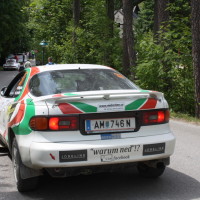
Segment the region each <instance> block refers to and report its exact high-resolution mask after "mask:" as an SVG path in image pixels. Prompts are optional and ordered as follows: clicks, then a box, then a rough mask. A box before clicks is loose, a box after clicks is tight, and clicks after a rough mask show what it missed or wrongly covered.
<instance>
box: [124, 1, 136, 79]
mask: <svg viewBox="0 0 200 200" xmlns="http://www.w3.org/2000/svg"><path fill="white" fill-rule="evenodd" d="M122 2H123V14H124V24H123V41H124V42H123V45H124V47H123V49H124V53H123V64H127V65H125V66H123V67H124V68H125V69H124V72H126V73H125V75H127V76H130V75H131V76H132V78H133V79H134V74H133V70H132V69H134V67H135V66H136V52H135V49H134V35H133V6H134V2H133V1H132V0H122ZM126 53H128V58H129V62H128V61H127V56H126Z"/></svg>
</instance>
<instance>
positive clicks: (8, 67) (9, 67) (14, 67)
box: [3, 66, 19, 69]
mask: <svg viewBox="0 0 200 200" xmlns="http://www.w3.org/2000/svg"><path fill="white" fill-rule="evenodd" d="M3 68H4V69H18V68H19V67H18V66H3Z"/></svg>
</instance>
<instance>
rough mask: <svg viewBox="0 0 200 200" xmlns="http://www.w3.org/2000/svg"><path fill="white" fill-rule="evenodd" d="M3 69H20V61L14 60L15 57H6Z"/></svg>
mask: <svg viewBox="0 0 200 200" xmlns="http://www.w3.org/2000/svg"><path fill="white" fill-rule="evenodd" d="M3 69H4V70H8V69H15V70H19V69H20V63H18V62H17V61H16V59H7V60H6V63H5V64H4V65H3Z"/></svg>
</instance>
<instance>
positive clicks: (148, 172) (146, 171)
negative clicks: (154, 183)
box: [137, 163, 165, 178]
mask: <svg viewBox="0 0 200 200" xmlns="http://www.w3.org/2000/svg"><path fill="white" fill-rule="evenodd" d="M137 170H138V172H139V174H140V175H141V176H143V177H145V178H157V177H159V176H161V175H162V174H163V173H164V171H165V165H164V164H162V163H158V164H157V166H156V167H150V166H148V165H146V164H144V163H139V164H138V166H137Z"/></svg>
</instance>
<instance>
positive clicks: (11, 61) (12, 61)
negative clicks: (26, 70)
mask: <svg viewBox="0 0 200 200" xmlns="http://www.w3.org/2000/svg"><path fill="white" fill-rule="evenodd" d="M15 61H16V60H14V59H9V60H7V61H6V63H14V62H15Z"/></svg>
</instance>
